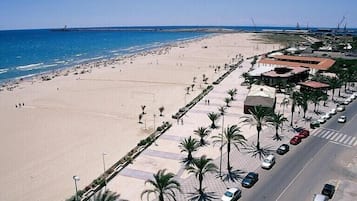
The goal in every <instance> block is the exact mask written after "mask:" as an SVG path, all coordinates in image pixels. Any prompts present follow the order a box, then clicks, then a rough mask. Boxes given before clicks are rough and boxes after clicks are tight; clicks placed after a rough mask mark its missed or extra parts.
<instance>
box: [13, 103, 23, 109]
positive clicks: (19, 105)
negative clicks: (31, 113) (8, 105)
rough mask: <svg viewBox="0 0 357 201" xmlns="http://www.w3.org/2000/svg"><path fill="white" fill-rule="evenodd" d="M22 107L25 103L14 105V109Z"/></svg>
mask: <svg viewBox="0 0 357 201" xmlns="http://www.w3.org/2000/svg"><path fill="white" fill-rule="evenodd" d="M23 106H25V103H19V104H15V108H21V107H23Z"/></svg>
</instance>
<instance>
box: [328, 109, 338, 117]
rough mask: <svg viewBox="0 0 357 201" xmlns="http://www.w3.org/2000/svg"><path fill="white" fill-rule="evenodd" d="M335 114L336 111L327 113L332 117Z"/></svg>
mask: <svg viewBox="0 0 357 201" xmlns="http://www.w3.org/2000/svg"><path fill="white" fill-rule="evenodd" d="M336 113H337V112H336V109H332V110H330V111H329V112H328V114H329V115H330V116H332V115H334V114H336Z"/></svg>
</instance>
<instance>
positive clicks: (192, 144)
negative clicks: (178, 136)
mask: <svg viewBox="0 0 357 201" xmlns="http://www.w3.org/2000/svg"><path fill="white" fill-rule="evenodd" d="M179 147H180V149H181V152H186V153H187V157H186V158H184V159H183V160H182V162H183V163H184V164H185V165H186V166H188V165H189V164H191V162H192V160H193V157H192V152H194V151H197V149H198V148H199V147H200V145H199V142H198V141H197V140H196V139H195V138H192V137H191V136H190V137H188V138H185V139H183V140H182V141H181V142H180V145H179Z"/></svg>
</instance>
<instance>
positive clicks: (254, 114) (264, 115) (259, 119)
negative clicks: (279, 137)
mask: <svg viewBox="0 0 357 201" xmlns="http://www.w3.org/2000/svg"><path fill="white" fill-rule="evenodd" d="M249 112H250V114H251V115H249V116H242V117H241V118H242V119H243V121H242V122H243V123H244V124H245V125H247V124H248V125H250V126H256V128H257V131H258V136H257V145H256V149H257V150H260V142H259V139H260V131H261V130H262V127H263V126H267V125H268V117H269V116H270V115H271V109H270V108H266V107H263V106H260V105H259V106H255V107H254V108H253V109H252V110H250V111H249Z"/></svg>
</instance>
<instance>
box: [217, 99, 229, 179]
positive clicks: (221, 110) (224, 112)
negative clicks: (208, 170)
mask: <svg viewBox="0 0 357 201" xmlns="http://www.w3.org/2000/svg"><path fill="white" fill-rule="evenodd" d="M226 109H227V108H226V107H224V106H221V107H219V108H218V111H219V113H220V114H221V116H222V133H224V115H225V114H226ZM222 146H223V135H222V136H221V145H220V147H222ZM219 152H220V157H219V176H222V174H221V173H222V158H223V150H222V148H220V149H219Z"/></svg>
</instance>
